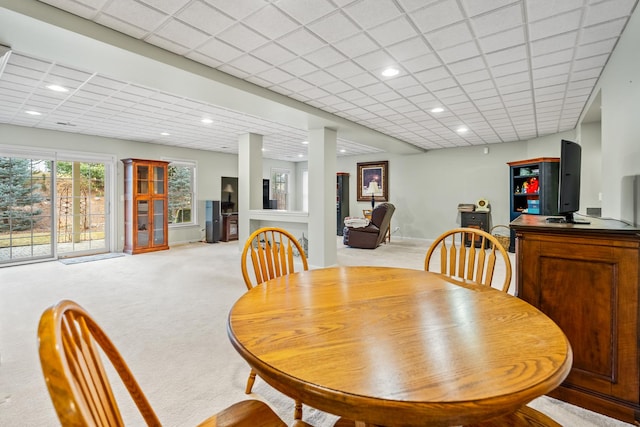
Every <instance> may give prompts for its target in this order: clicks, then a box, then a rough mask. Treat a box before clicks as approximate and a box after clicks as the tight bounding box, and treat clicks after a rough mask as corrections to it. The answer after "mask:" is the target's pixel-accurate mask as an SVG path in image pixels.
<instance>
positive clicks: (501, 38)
mask: <svg viewBox="0 0 640 427" xmlns="http://www.w3.org/2000/svg"><path fill="white" fill-rule="evenodd" d="M524 42H525V37H524V27H523V26H518V27H515V28H512V29H510V30H505V31H501V32H499V33H496V34H492V35H489V36H486V37H482V38H480V39H478V43H479V44H480V49H482V51H483V52H485V53H490V52H494V51H496V50H501V49H506V48H508V47H512V46H516V45H520V44H524Z"/></svg>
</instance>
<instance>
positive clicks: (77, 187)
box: [0, 153, 115, 265]
mask: <svg viewBox="0 0 640 427" xmlns="http://www.w3.org/2000/svg"><path fill="white" fill-rule="evenodd" d="M5 154H6V153H5ZM47 154H48V156H43V157H44V158H43V157H39V158H36V157H30V156H28V155H22V154H18V155H15V154H11V155H9V156H7V155H5V156H3V155H2V154H0V265H8V264H17V263H23V262H29V261H34V260H44V259H56V258H59V257H71V256H78V255H89V254H96V253H103V252H109V251H110V249H111V247H110V246H111V245H110V230H111V229H112V227H113V225H112V223H113V218H112V215H110V213H109V206H110V204H109V201H110V200H109V194H110V185H109V182H110V175H111V170H112V169H113V167H114V163H115V162H114V161H113V160H111V159H110V160H107V161H105V160H104V158H103V159H100V158H99V157H87V156H78V155H74V154H67V155H60V157H61V158H63V159H64V160H62V159H60V158H59V159H58V160H56V159H55V158H56V154H55V153H47ZM49 156H50V158H48V159H47V158H46V157H49Z"/></svg>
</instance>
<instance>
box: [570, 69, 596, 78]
mask: <svg viewBox="0 0 640 427" xmlns="http://www.w3.org/2000/svg"><path fill="white" fill-rule="evenodd" d="M600 73H602V68H600V67H597V68H591V69H589V70H582V71H576V72H574V73H573V74H572V75H571V78H572V79H573V80H590V79H592V78H594V77H600Z"/></svg>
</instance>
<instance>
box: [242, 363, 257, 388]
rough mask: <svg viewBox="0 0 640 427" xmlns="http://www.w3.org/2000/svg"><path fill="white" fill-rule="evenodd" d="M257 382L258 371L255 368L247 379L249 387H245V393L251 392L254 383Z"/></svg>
mask: <svg viewBox="0 0 640 427" xmlns="http://www.w3.org/2000/svg"><path fill="white" fill-rule="evenodd" d="M255 382H256V371H254V370H253V369H252V370H251V373H250V374H249V378H248V379H247V387H246V388H245V389H244V392H245V394H251V389H252V388H253V383H255Z"/></svg>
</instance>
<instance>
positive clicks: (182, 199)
mask: <svg viewBox="0 0 640 427" xmlns="http://www.w3.org/2000/svg"><path fill="white" fill-rule="evenodd" d="M195 169H196V167H195V164H193V163H185V162H171V163H170V164H169V168H168V170H169V224H193V222H194V214H195V208H194V200H195V197H194V195H195V185H194V182H195V179H194V177H195Z"/></svg>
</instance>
